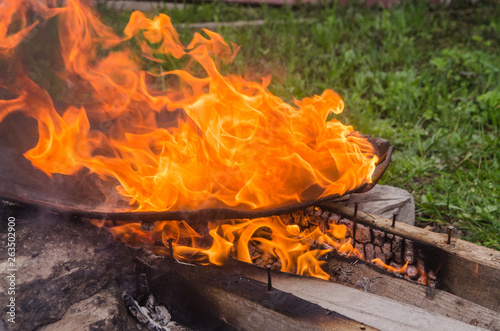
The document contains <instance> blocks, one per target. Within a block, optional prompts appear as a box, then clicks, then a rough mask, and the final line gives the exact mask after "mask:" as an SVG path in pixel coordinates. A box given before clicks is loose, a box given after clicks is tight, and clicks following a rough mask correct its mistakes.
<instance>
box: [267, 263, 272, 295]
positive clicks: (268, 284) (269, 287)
mask: <svg viewBox="0 0 500 331" xmlns="http://www.w3.org/2000/svg"><path fill="white" fill-rule="evenodd" d="M272 290H273V285H272V282H271V268H267V291H268V292H271V291H272Z"/></svg>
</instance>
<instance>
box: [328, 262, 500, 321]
mask: <svg viewBox="0 0 500 331" xmlns="http://www.w3.org/2000/svg"><path fill="white" fill-rule="evenodd" d="M331 264H332V263H329V266H331ZM342 264H345V262H344V263H337V265H340V266H342ZM349 266H350V267H351V269H352V271H353V272H352V273H350V274H349V275H348V277H346V278H344V280H343V282H341V284H346V285H348V286H354V287H356V288H362V290H364V291H366V292H368V293H372V294H376V295H379V296H382V297H385V298H389V299H392V300H395V301H398V302H401V303H404V304H408V305H412V306H415V307H419V308H421V309H424V310H426V311H429V312H433V313H436V314H440V315H442V316H446V317H451V318H453V319H455V320H458V321H461V322H464V323H466V324H470V325H475V326H479V327H481V328H484V329H489V330H500V315H499V314H498V312H496V311H493V310H491V309H488V308H485V307H483V306H481V305H479V304H477V303H474V302H471V301H468V300H465V299H462V298H460V297H457V296H455V295H453V294H450V293H448V292H446V291H443V290H439V289H434V288H430V287H428V286H424V285H420V284H416V283H413V282H410V281H408V280H406V279H404V278H399V277H396V276H391V275H389V274H386V273H384V272H381V271H380V270H379V269H378V268H375V267H373V266H372V265H370V264H368V263H364V262H358V263H356V264H355V265H353V264H352V263H351V264H349Z"/></svg>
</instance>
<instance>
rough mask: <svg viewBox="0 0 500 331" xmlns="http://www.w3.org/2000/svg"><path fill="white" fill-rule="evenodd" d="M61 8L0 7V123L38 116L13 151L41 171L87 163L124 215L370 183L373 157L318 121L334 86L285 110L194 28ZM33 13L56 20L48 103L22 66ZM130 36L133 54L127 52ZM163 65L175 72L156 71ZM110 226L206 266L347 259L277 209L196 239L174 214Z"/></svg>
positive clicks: (337, 231) (314, 271)
mask: <svg viewBox="0 0 500 331" xmlns="http://www.w3.org/2000/svg"><path fill="white" fill-rule="evenodd" d="M65 3H66V5H65V6H64V7H61V8H59V7H57V6H56V1H54V0H45V1H40V0H18V1H4V2H2V3H1V4H0V65H3V63H4V62H6V63H8V65H9V66H10V67H11V71H12V72H14V75H13V76H12V75H10V76H9V77H7V76H4V75H3V74H2V75H1V76H0V88H2V89H3V90H6V91H9V92H10V93H11V94H12V95H14V97H12V98H10V99H6V100H0V121H2V120H3V119H4V118H5V117H6V116H7V115H9V114H10V113H12V112H14V111H22V112H24V113H25V114H26V115H28V116H31V117H33V118H35V119H36V120H37V121H38V135H39V139H38V143H37V145H36V146H35V147H34V148H32V149H31V150H29V151H27V152H26V153H25V154H24V155H25V157H26V158H27V159H28V160H30V161H31V163H32V164H33V165H34V166H36V167H38V168H39V169H41V170H42V171H44V172H45V173H46V174H47V175H49V176H51V174H53V173H61V174H65V175H75V174H76V173H78V172H80V171H81V170H82V169H87V170H89V171H90V172H91V173H95V174H97V175H99V176H100V178H102V180H103V181H107V182H111V183H116V184H113V185H116V192H118V193H119V195H120V196H121V198H122V199H123V200H124V201H126V202H127V203H128V204H129V205H130V209H131V210H142V211H153V210H155V211H164V210H182V209H200V208H206V207H231V208H238V209H252V208H268V207H273V206H278V205H282V204H285V203H293V202H299V201H305V200H311V199H316V198H319V197H322V196H327V195H332V194H343V193H344V192H346V191H348V190H351V189H354V188H356V187H358V186H360V185H362V184H364V183H367V182H370V181H371V177H372V174H373V171H374V169H375V164H376V162H377V161H378V159H377V157H376V156H375V155H374V151H373V147H372V146H371V144H370V143H368V141H367V140H366V139H365V138H364V137H362V136H361V135H360V134H359V133H357V132H355V131H354V130H353V128H352V127H351V126H345V125H343V124H341V123H340V122H339V121H338V120H335V119H334V120H331V121H329V122H327V121H326V119H327V117H328V115H329V114H330V113H331V112H333V113H335V114H339V113H341V112H342V111H343V108H344V103H343V101H342V99H341V98H340V97H339V96H338V95H337V94H336V93H335V92H333V91H331V90H326V91H324V92H323V93H322V94H321V95H320V96H318V95H316V96H314V97H311V98H304V99H303V100H294V105H290V104H287V103H285V102H284V101H283V100H282V99H280V98H279V97H277V96H275V95H273V94H272V93H270V92H269V91H268V90H267V86H268V85H269V83H270V78H269V77H264V78H262V80H261V82H254V81H248V80H245V79H244V78H242V77H239V76H237V75H223V74H222V73H221V72H220V70H219V68H220V65H221V63H229V62H231V61H232V60H233V58H234V56H236V54H237V52H238V50H239V47H237V46H236V45H234V44H232V43H231V45H228V44H227V43H226V42H225V40H224V39H223V38H222V36H220V35H219V34H217V33H214V32H211V31H208V30H203V32H204V35H202V34H200V33H196V34H195V35H194V37H193V39H192V41H191V42H190V43H189V44H188V45H187V46H185V45H184V44H182V43H181V42H180V40H179V36H178V34H177V32H176V30H175V29H174V27H173V26H172V24H171V22H170V18H169V17H168V16H166V15H164V14H160V15H159V16H157V17H155V18H154V19H149V18H148V17H146V16H145V15H144V14H143V13H141V12H137V11H136V12H134V13H132V15H131V17H130V21H129V23H128V25H127V26H126V28H125V30H124V36H123V37H119V36H117V35H116V34H115V33H114V32H113V30H112V29H111V28H110V27H108V26H106V25H105V24H104V23H102V22H101V21H100V20H99V18H98V17H97V15H96V13H95V12H94V11H93V9H92V7H91V6H89V5H88V4H87V1H84V0H67V1H66V2H65ZM54 16H57V21H56V20H51V18H52V17H54ZM45 20H48V23H49V25H50V24H57V31H58V38H59V45H58V46H57V47H56V49H54V50H52V53H57V54H58V55H57V56H56V55H54V56H55V57H56V58H57V59H59V61H60V62H61V63H62V65H61V69H58V72H57V76H58V79H59V80H60V81H61V82H62V83H63V85H65V89H66V90H65V91H66V93H65V95H63V96H59V97H58V98H59V99H58V102H57V103H55V101H54V100H56V98H55V96H53V95H50V94H49V92H48V91H47V90H46V89H44V88H43V87H42V86H43V85H39V84H37V83H36V82H35V81H36V79H34V78H33V75H30V74H29V70H28V68H26V64H25V63H24V62H23V61H22V53H21V52H22V50H23V47H20V45H21V44H22V41H23V40H26V39H27V38H28V37H29V36H30V35H32V34H33V33H35V31H36V30H37V29H39V28H40V29H43V28H42V27H40V26H41V25H42V24H40V23H41V22H42V21H45ZM133 43H135V44H136V45H138V46H139V48H140V55H138V54H136V52H133V51H131V50H130V48H133V46H132V47H127V46H128V45H130V44H133ZM56 51H57V52H56ZM172 59H175V61H171V60H172ZM176 61H177V62H176ZM165 63H184V64H185V66H184V67H183V68H182V69H172V70H167V71H163V68H164V67H166V64H165ZM143 67H149V68H156V67H161V68H162V70H161V71H159V72H157V71H155V70H153V69H151V70H149V71H148V70H144V69H143ZM12 77H15V79H12ZM48 90H50V89H48ZM55 104H57V105H58V106H57V107H56V105H55ZM96 224H97V223H96ZM262 229H270V234H269V237H262V236H255V233H256V232H258V231H263V230H262ZM110 231H111V232H112V233H113V235H114V236H115V238H117V239H120V240H123V241H126V242H129V243H132V244H137V245H142V246H145V247H151V248H152V249H153V250H155V251H156V252H157V253H165V250H166V248H165V243H166V240H168V239H173V240H174V241H175V250H174V253H175V256H177V257H179V258H183V259H195V260H200V261H206V262H211V263H214V264H222V263H223V262H224V260H225V259H226V258H227V257H228V256H229V255H230V254H236V257H237V258H238V259H239V260H242V261H245V262H251V261H252V259H253V258H252V256H251V255H250V253H249V251H248V245H249V244H250V243H252V244H254V245H257V246H259V247H260V248H261V249H262V250H263V251H265V252H267V254H268V255H270V256H273V257H275V258H277V259H279V260H280V261H281V269H282V270H284V271H290V272H291V271H293V272H296V273H299V274H311V275H315V276H317V277H321V278H327V277H328V275H327V274H326V273H324V271H322V270H321V268H320V264H321V263H320V262H319V261H318V258H319V257H320V256H321V255H322V254H324V250H321V249H314V248H312V246H311V245H313V244H311V243H316V242H320V243H322V244H327V245H329V246H331V247H333V248H335V249H337V250H338V251H339V252H344V253H346V254H350V253H353V252H354V253H355V250H353V248H352V246H351V245H350V243H348V242H345V241H342V239H343V238H344V236H345V228H344V229H342V227H332V228H331V229H330V230H329V231H330V232H329V233H327V234H323V233H321V231H319V230H318V231H316V230H315V231H312V232H308V231H305V232H304V231H300V229H299V228H298V227H295V226H294V225H288V226H285V225H283V224H282V223H281V221H280V220H279V218H276V217H274V218H269V219H257V220H251V221H250V220H237V221H236V220H234V221H231V222H229V223H227V222H226V223H222V224H219V225H215V224H212V225H211V226H210V227H209V228H208V230H207V231H206V233H198V232H197V231H195V230H194V229H193V228H191V227H190V226H189V225H188V224H187V223H185V222H182V221H181V222H158V223H157V224H156V227H155V229H154V230H153V231H150V232H148V231H143V230H141V228H140V224H124V225H121V226H116V227H113V228H111V229H110ZM207 237H208V238H211V239H212V244H211V245H207V243H206V240H207V239H206V238H207ZM158 243H161V247H160V246H159V245H158Z"/></svg>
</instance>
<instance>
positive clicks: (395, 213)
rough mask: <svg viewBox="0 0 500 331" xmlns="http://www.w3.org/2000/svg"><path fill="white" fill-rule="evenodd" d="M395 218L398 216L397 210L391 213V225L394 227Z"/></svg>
mask: <svg viewBox="0 0 500 331" xmlns="http://www.w3.org/2000/svg"><path fill="white" fill-rule="evenodd" d="M396 218H398V212H397V211H395V212H394V213H392V225H391V226H392V227H395V226H396Z"/></svg>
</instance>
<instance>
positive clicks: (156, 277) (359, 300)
mask: <svg viewBox="0 0 500 331" xmlns="http://www.w3.org/2000/svg"><path fill="white" fill-rule="evenodd" d="M149 264H152V265H153V266H154V267H153V271H152V270H148V271H147V272H146V273H147V274H148V278H149V279H150V280H149V283H150V286H151V288H152V289H153V293H155V295H157V294H158V298H161V297H173V295H172V294H171V293H166V294H164V295H162V294H159V293H160V292H161V291H162V290H163V291H165V289H171V288H179V289H181V288H182V291H183V293H185V292H186V290H187V289H188V288H195V289H196V290H195V291H194V292H196V293H202V294H203V295H201V296H200V297H199V300H200V301H202V302H204V304H203V306H204V307H206V309H212V308H213V310H214V313H217V314H218V317H219V318H221V319H223V320H224V321H226V322H228V323H229V324H232V323H237V324H232V325H235V326H236V327H237V328H240V329H244V330H257V329H267V330H269V329H275V330H290V328H293V329H295V328H296V327H297V328H300V327H305V328H304V329H305V330H311V329H324V330H351V329H356V330H359V329H363V328H365V329H371V328H374V329H382V330H401V329H406V330H430V329H434V328H435V327H436V326H439V328H440V330H479V328H477V327H476V326H473V325H469V324H465V323H463V322H460V321H457V320H454V319H452V318H449V317H446V316H443V315H440V314H436V313H433V312H430V311H426V310H423V309H421V308H418V307H413V306H411V305H407V304H404V303H400V302H397V301H395V300H391V299H388V298H384V297H380V296H377V295H374V294H371V293H367V292H363V291H359V290H357V289H354V288H350V287H347V286H343V285H340V284H335V283H332V282H327V281H323V280H319V279H316V278H309V277H301V276H296V275H291V274H286V273H282V272H278V271H273V272H272V284H273V291H271V292H267V286H266V282H267V272H266V270H265V269H262V268H257V267H255V266H253V265H249V264H245V263H241V262H235V261H231V262H228V264H227V265H226V266H224V267H213V266H211V267H202V266H196V267H193V266H187V265H183V264H177V263H172V262H168V260H167V259H160V260H157V262H153V263H149ZM176 277H177V278H181V279H183V281H182V282H178V283H176V282H175V281H173V280H174V279H175V278H176ZM256 281H257V283H255V282H256ZM189 292H190V293H192V292H193V291H192V290H191V291H189ZM183 295H185V294H183ZM256 298H258V299H257V300H256ZM297 299H300V300H301V301H298V300H297ZM197 300H198V299H197ZM248 300H249V301H250V302H253V303H249V302H248ZM255 304H258V305H255ZM283 305H285V306H286V308H285V309H283ZM311 305H317V306H319V307H321V308H323V309H325V310H327V311H330V312H332V313H327V314H326V315H325V314H316V313H314V314H313V315H314V318H311V315H310V313H309V311H310V309H311V308H310V307H311ZM261 306H264V307H265V309H269V308H272V310H274V311H275V312H279V313H280V314H277V315H276V314H275V313H272V312H268V311H263V308H262V307H261ZM209 307H211V308H209ZM249 309H250V311H249ZM287 309H292V310H294V311H295V312H291V310H288V311H289V314H283V313H284V311H285V310H287ZM315 309H316V308H315ZM297 310H298V312H299V313H298V315H297V316H295V317H294V318H292V317H293V316H294V314H296V313H297ZM238 311H240V312H238ZM261 311H263V313H262V315H261V313H260V312H261ZM254 312H255V313H254ZM233 314H236V315H234V316H233ZM248 314H250V315H252V318H251V320H252V321H254V322H253V323H254V324H252V323H250V326H248V324H247V323H248V322H245V323H243V322H241V324H238V323H240V322H238V320H241V321H246V320H247V318H245V316H248ZM330 314H334V316H336V317H335V318H334V319H333V321H329V320H328V316H330ZM283 315H286V316H285V317H283ZM235 316H236V317H235ZM287 316H288V317H287ZM304 316H309V317H308V321H315V322H314V323H313V324H310V325H308V326H307V325H304V324H298V323H299V322H301V320H302V321H303V318H304ZM338 316H344V317H343V318H340V319H339V317H338ZM289 318H292V319H291V320H290V319H289ZM349 318H351V319H352V320H354V321H355V322H351V323H349V322H348V321H349ZM230 321H232V322H230ZM252 325H253V326H252Z"/></svg>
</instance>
